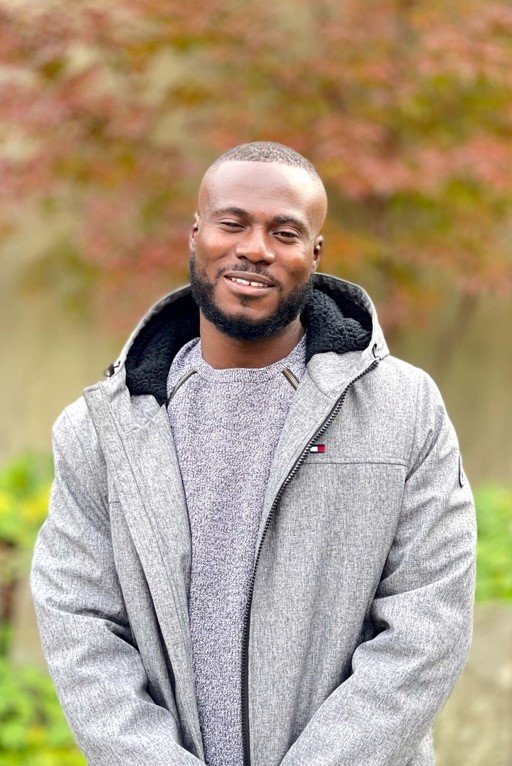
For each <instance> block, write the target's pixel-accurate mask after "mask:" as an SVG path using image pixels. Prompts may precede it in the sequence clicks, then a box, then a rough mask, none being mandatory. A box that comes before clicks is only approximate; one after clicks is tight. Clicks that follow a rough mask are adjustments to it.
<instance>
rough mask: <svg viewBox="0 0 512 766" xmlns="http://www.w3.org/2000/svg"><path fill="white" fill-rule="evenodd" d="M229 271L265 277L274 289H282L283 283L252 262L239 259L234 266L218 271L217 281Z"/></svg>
mask: <svg viewBox="0 0 512 766" xmlns="http://www.w3.org/2000/svg"><path fill="white" fill-rule="evenodd" d="M228 271H245V272H246V273H248V274H255V275H258V276H260V277H265V278H266V279H268V280H269V282H271V283H272V285H273V286H274V287H278V288H280V289H282V284H281V282H280V281H279V280H278V279H276V278H275V277H274V275H273V274H271V273H270V272H269V271H268V269H266V268H265V267H264V266H258V265H257V264H255V263H251V261H244V260H243V259H239V260H238V261H237V262H236V263H235V264H234V265H233V266H221V268H219V269H218V271H217V275H216V276H217V279H220V278H221V277H222V276H223V275H224V274H226V272H228Z"/></svg>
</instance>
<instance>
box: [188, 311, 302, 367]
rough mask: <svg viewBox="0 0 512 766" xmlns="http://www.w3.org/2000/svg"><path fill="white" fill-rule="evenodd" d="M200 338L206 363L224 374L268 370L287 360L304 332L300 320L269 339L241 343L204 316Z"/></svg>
mask: <svg viewBox="0 0 512 766" xmlns="http://www.w3.org/2000/svg"><path fill="white" fill-rule="evenodd" d="M199 334H200V337H201V349H202V353H203V359H204V360H205V362H208V364H209V365H210V366H211V367H213V368H215V369H216V370H225V369H228V368H231V367H268V366H269V365H270V364H274V362H278V361H279V360H280V359H284V358H285V357H286V356H288V354H290V353H291V351H293V349H294V348H295V346H296V345H297V343H298V342H299V341H300V339H301V338H302V336H303V335H304V328H303V326H302V324H301V322H300V319H299V318H298V317H297V319H295V320H294V321H293V322H291V323H290V324H289V325H287V326H286V327H285V328H283V330H281V331H280V332H279V333H278V334H276V335H273V336H272V337H270V338H262V339H261V340H238V339H236V338H230V337H229V336H228V335H224V333H222V332H220V330H218V329H217V328H216V327H215V325H214V324H212V323H211V322H209V321H208V320H207V319H205V317H203V315H202V314H201V316H200V322H199Z"/></svg>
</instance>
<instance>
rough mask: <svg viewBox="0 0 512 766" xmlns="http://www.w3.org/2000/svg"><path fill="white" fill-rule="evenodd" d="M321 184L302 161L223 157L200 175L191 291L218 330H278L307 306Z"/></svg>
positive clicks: (263, 333) (247, 335) (261, 333)
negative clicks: (285, 162)
mask: <svg viewBox="0 0 512 766" xmlns="http://www.w3.org/2000/svg"><path fill="white" fill-rule="evenodd" d="M325 209H326V200H325V191H324V189H323V187H322V186H321V184H319V183H316V182H315V180H314V179H313V178H312V177H311V176H310V175H309V174H308V173H307V171H305V170H302V169H301V168H296V167H288V166H287V165H283V164H279V163H264V162H225V163H222V164H221V165H219V166H218V167H216V168H213V169H211V170H210V171H209V172H208V173H207V174H206V176H205V178H204V179H203V183H202V185H201V189H200V193H199V210H198V212H197V213H196V219H195V223H194V226H193V229H192V233H191V237H190V250H191V259H190V279H191V284H192V290H193V295H194V298H195V300H196V302H197V303H198V305H199V308H200V309H201V312H202V314H203V315H204V316H205V317H206V319H207V320H209V321H210V322H212V323H213V324H214V325H215V326H216V327H217V328H218V329H219V330H221V332H223V333H224V334H227V335H230V336H232V337H236V338H242V339H246V340H250V339H256V338H262V337H269V336H272V335H276V334H278V333H279V331H281V330H283V329H284V328H285V327H287V326H288V325H289V324H290V323H291V322H292V321H293V320H294V319H295V318H296V317H297V316H298V315H299V313H300V312H301V311H302V309H303V307H304V305H305V302H306V301H307V298H308V296H309V293H310V290H311V286H312V276H313V273H314V270H315V268H316V265H317V263H318V260H319V257H320V251H321V247H322V238H321V236H319V231H320V228H321V226H322V223H323V220H324V217H325Z"/></svg>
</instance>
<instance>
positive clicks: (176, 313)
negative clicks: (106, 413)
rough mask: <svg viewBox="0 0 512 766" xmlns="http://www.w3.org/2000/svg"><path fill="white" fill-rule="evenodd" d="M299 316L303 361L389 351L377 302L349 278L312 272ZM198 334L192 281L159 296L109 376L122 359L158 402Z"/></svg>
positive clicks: (132, 382)
mask: <svg viewBox="0 0 512 766" xmlns="http://www.w3.org/2000/svg"><path fill="white" fill-rule="evenodd" d="M301 321H302V324H303V325H304V327H305V328H306V329H307V336H306V363H307V362H309V361H310V360H311V358H312V357H313V356H315V355H316V354H323V353H326V352H335V353H337V354H344V353H346V352H348V351H363V350H364V349H366V348H368V347H369V346H371V347H372V348H373V351H374V353H375V354H377V353H378V355H379V356H381V357H382V356H385V355H386V354H387V353H388V351H387V347H386V344H385V341H384V338H383V335H382V331H381V329H380V326H379V324H378V320H377V315H376V312H375V308H374V306H373V304H372V302H371V300H370V298H369V296H368V295H367V294H366V292H365V291H364V290H363V289H362V288H361V287H359V285H355V284H353V283H350V282H345V281H343V280H341V279H337V278H336V277H332V276H329V275H327V274H316V275H315V283H314V290H313V294H312V296H311V298H310V300H309V301H308V303H307V305H306V307H305V309H304V311H303V313H302V314H301ZM198 336H199V310H198V308H197V305H196V303H195V301H194V299H193V298H192V294H191V289H190V286H187V287H183V288H181V289H179V290H176V291H174V292H172V293H170V294H169V295H167V296H165V297H164V298H162V299H161V300H160V301H158V303H156V304H155V305H154V306H153V307H152V308H151V309H150V310H149V312H148V313H147V314H146V315H145V317H144V318H143V319H142V321H141V322H140V323H139V325H138V326H137V327H136V329H135V331H134V332H133V333H132V335H131V337H130V338H129V340H128V342H127V344H126V346H125V347H124V349H123V352H122V353H121V356H120V358H119V359H118V361H117V362H116V363H115V364H113V365H111V366H110V367H109V368H108V370H107V372H106V374H107V376H108V377H110V376H112V375H114V374H115V372H116V370H117V369H118V368H119V367H120V366H121V365H122V364H123V363H124V365H125V370H126V385H127V387H128V389H129V391H130V393H131V394H132V395H135V396H136V395H141V394H151V395H153V396H154V397H155V398H156V400H157V401H158V403H159V404H163V403H164V402H165V401H166V398H167V375H168V372H169V368H170V365H171V363H172V360H173V359H174V357H175V355H176V354H177V353H178V351H179V350H180V348H182V346H184V345H185V344H186V343H188V342H189V341H190V340H192V339H193V338H197V337H198Z"/></svg>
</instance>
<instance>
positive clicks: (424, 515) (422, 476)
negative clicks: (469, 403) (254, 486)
mask: <svg viewBox="0 0 512 766" xmlns="http://www.w3.org/2000/svg"><path fill="white" fill-rule="evenodd" d="M416 407H417V410H416V411H417V424H416V430H415V437H414V443H413V447H412V450H411V458H410V466H409V473H408V476H407V479H406V485H405V491H404V497H403V505H402V509H401V515H400V519H399V523H398V526H397V530H396V534H395V538H394V541H393V545H392V547H391V550H390V552H389V556H388V559H387V562H386V565H385V568H384V571H383V574H382V578H381V581H380V584H379V587H378V590H377V593H376V595H375V598H374V601H373V603H372V607H371V616H372V619H373V621H374V624H375V626H376V628H377V630H378V631H380V632H379V633H378V634H377V635H376V636H375V637H374V638H373V639H372V640H369V641H367V642H365V643H362V644H361V645H360V646H359V647H358V648H357V649H356V651H355V652H354V655H353V660H352V670H353V672H352V675H351V676H350V678H348V679H347V681H345V682H344V683H342V684H341V685H340V686H339V687H338V688H337V689H336V690H335V691H334V692H333V693H332V694H331V695H330V696H329V697H328V698H327V699H326V700H325V702H324V703H323V704H322V705H321V706H320V708H319V709H318V710H317V712H316V714H315V715H314V716H313V718H312V719H311V721H310V722H309V723H308V725H307V726H306V728H305V730H304V731H303V732H302V734H301V735H300V736H299V738H298V739H297V741H296V742H295V743H294V745H293V746H292V747H291V749H290V750H289V751H288V753H287V754H286V756H285V757H284V759H283V761H282V766H299V764H300V765H301V766H302V764H308V766H407V764H409V763H410V764H411V766H412V763H416V762H417V761H416V759H415V760H414V761H412V760H411V759H412V758H413V757H414V753H415V751H417V750H418V749H419V747H420V743H421V741H422V739H423V738H424V737H425V736H426V735H427V734H428V732H429V730H430V727H431V725H432V722H433V719H434V717H435V716H436V714H437V713H438V712H439V710H440V708H441V707H442V705H443V704H444V702H445V700H446V698H447V696H448V694H449V692H450V691H451V689H452V687H453V685H454V683H455V681H456V680H457V678H458V676H459V674H460V672H461V670H462V667H463V665H464V662H465V660H466V656H467V652H468V649H469V644H470V638H471V621H472V604H473V588H474V554H475V519H474V508H473V503H472V497H471V492H470V490H469V487H468V486H467V483H466V481H465V479H464V477H463V474H462V469H461V467H460V456H459V450H458V445H457V440H456V437H455V434H454V431H453V428H452V426H451V424H450V422H449V420H448V417H447V415H446V412H445V409H444V405H443V403H442V400H441V397H440V395H439V392H438V391H437V389H436V388H435V386H434V385H433V384H432V381H431V380H430V379H429V378H428V377H427V376H425V377H422V378H421V380H420V382H419V392H418V398H417V402H416ZM421 762H422V763H423V761H421ZM429 762H430V761H429ZM418 763H419V761H418Z"/></svg>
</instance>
